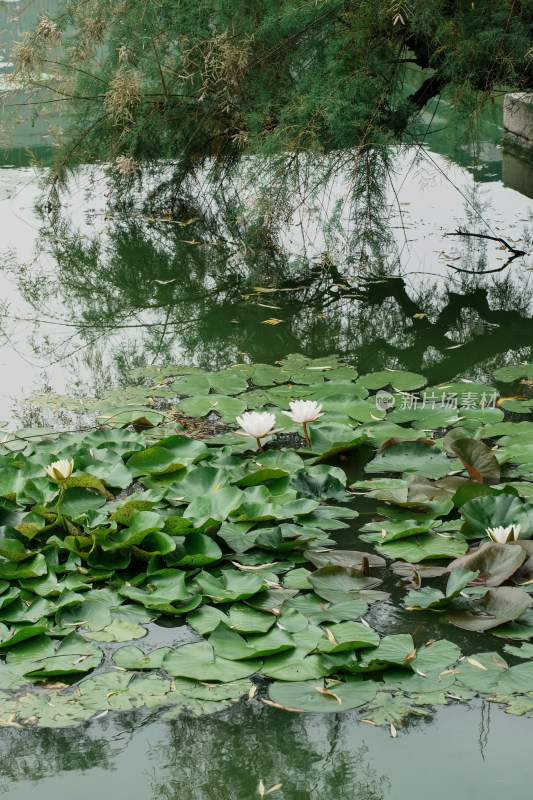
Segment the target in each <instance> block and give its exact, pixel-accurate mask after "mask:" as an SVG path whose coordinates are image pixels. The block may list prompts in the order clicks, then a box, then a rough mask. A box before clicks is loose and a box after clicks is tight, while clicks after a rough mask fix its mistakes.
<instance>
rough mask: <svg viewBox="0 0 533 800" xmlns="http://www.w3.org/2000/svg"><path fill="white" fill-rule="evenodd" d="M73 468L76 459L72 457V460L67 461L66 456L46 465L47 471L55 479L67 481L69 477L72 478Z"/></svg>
mask: <svg viewBox="0 0 533 800" xmlns="http://www.w3.org/2000/svg"><path fill="white" fill-rule="evenodd" d="M73 469H74V459H72V458H71V459H70V461H67V459H66V458H63V459H62V460H61V461H54V463H53V464H49V465H48V466H47V467H45V470H46V472H47V473H48V475H49V476H50V478H52V480H53V481H66V480H67V478H70V476H71V475H72V470H73Z"/></svg>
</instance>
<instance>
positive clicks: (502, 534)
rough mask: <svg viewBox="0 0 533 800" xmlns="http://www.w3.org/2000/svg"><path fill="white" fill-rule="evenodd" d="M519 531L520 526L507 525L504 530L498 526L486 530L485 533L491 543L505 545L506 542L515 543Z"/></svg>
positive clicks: (501, 526)
mask: <svg viewBox="0 0 533 800" xmlns="http://www.w3.org/2000/svg"><path fill="white" fill-rule="evenodd" d="M521 530H522V526H521V525H508V526H507V528H504V527H503V525H498V527H497V528H487V533H488V535H489V536H490V538H491V539H492V541H493V542H497V543H498V544H507V542H512V541H516V540H517V539H518V537H519V536H520V531H521Z"/></svg>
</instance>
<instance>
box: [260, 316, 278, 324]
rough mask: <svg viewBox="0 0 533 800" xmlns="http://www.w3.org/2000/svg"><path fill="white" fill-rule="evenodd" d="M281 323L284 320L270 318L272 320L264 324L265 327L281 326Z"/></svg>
mask: <svg viewBox="0 0 533 800" xmlns="http://www.w3.org/2000/svg"><path fill="white" fill-rule="evenodd" d="M280 322H283V320H282V319H276V318H275V317H270V319H264V320H263V322H262V324H263V325H279V323H280Z"/></svg>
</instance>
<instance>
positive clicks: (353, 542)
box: [0, 355, 533, 726]
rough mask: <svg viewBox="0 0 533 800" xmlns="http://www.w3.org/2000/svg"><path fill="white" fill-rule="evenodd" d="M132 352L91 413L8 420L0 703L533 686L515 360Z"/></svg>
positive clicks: (389, 714)
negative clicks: (83, 422) (78, 418)
mask: <svg viewBox="0 0 533 800" xmlns="http://www.w3.org/2000/svg"><path fill="white" fill-rule="evenodd" d="M132 377H133V378H134V380H135V383H134V385H132V386H131V387H126V388H123V389H120V390H116V391H114V392H113V394H112V395H111V396H108V397H107V398H105V400H104V401H93V402H92V407H93V409H94V410H95V411H96V412H97V413H98V414H99V418H98V420H97V422H96V425H95V426H93V429H91V430H84V431H79V432H77V433H63V434H57V433H54V432H53V431H50V430H38V429H34V430H27V429H26V430H20V431H17V432H15V433H14V434H9V433H6V434H5V435H4V436H3V442H2V444H1V450H0V518H1V522H0V524H1V526H2V527H1V531H0V654H2V658H3V663H0V692H1V695H0V723H2V724H10V725H22V726H26V725H31V724H36V725H43V726H62V725H71V724H75V723H77V722H80V721H83V720H87V719H90V718H91V717H93V716H99V715H101V714H102V713H106V712H108V711H110V710H121V709H131V708H139V707H148V708H155V707H161V709H162V710H163V713H164V715H165V716H167V717H168V716H173V715H175V714H177V713H181V712H182V711H183V710H188V711H189V712H190V713H193V714H203V713H210V712H214V711H218V710H220V709H222V708H225V707H227V706H228V705H230V704H231V703H232V702H234V701H236V700H237V699H239V698H241V697H245V698H247V700H245V702H265V703H268V704H270V705H274V706H276V707H278V708H283V709H289V710H292V711H318V712H322V711H326V712H334V713H335V712H339V711H344V710H348V709H359V712H360V714H361V717H362V718H363V719H365V720H366V721H370V722H373V723H376V724H391V725H393V726H394V725H398V723H401V721H402V720H403V719H404V718H405V717H406V716H408V715H409V714H412V713H415V714H428V713H430V710H431V707H432V706H433V705H435V704H443V703H447V702H450V701H458V700H468V699H470V698H472V697H474V696H475V695H476V694H482V695H487V696H488V697H489V698H490V699H493V700H495V701H496V702H499V703H502V704H505V706H506V708H507V710H508V711H511V712H512V713H519V714H523V713H529V712H531V711H533V645H532V644H530V643H529V642H528V640H529V639H532V640H533V610H532V609H531V606H532V605H533V602H532V598H531V592H533V538H532V537H533V503H532V502H531V501H530V498H531V497H532V496H533V483H532V480H533V422H528V421H527V420H526V421H520V422H517V421H515V420H516V415H517V414H518V413H520V414H524V415H527V414H529V413H530V411H531V408H533V400H531V399H530V394H529V393H530V389H529V386H530V381H531V378H533V366H532V365H517V366H513V367H509V368H505V369H503V370H499V371H497V372H496V373H495V378H496V382H497V384H498V385H501V384H502V383H504V384H505V382H514V384H515V386H514V387H513V395H512V397H510V398H506V397H505V395H503V396H502V394H501V392H500V391H499V390H498V386H489V385H484V384H477V383H471V382H468V383H464V382H459V383H456V384H442V385H439V386H433V387H426V380H425V378H424V377H423V376H422V375H417V374H414V373H408V372H402V371H400V370H386V371H383V372H378V373H371V374H368V375H362V376H358V374H357V372H356V370H355V369H353V368H352V367H350V366H347V365H345V364H343V363H341V362H340V361H339V360H338V359H337V358H335V357H331V358H324V359H315V360H311V359H307V358H305V357H304V356H299V355H295V356H289V357H288V358H287V359H285V360H284V361H282V362H281V363H280V365H279V366H270V365H261V364H258V365H249V364H246V365H237V366H235V367H232V368H231V369H228V370H223V371H221V372H219V373H205V372H202V371H201V370H198V369H195V368H190V367H189V368H185V367H181V366H170V367H165V368H162V369H159V368H155V367H149V368H146V369H145V370H137V372H136V373H135V374H134V375H133V376H132ZM520 381H522V382H521V383H520ZM383 390H386V391H387V396H388V398H389V400H388V402H387V405H386V407H384V406H383V403H382V402H380V397H379V396H377V395H376V394H375V393H376V392H378V393H381V394H382V393H383ZM222 392H224V394H222ZM452 396H455V398H456V401H455V402H453V403H451V402H450V398H451V397H452ZM462 398H464V399H462ZM466 398H467V399H466ZM488 398H493V400H491V401H490V402H488ZM40 399H41V401H42V402H44V403H46V402H47V398H44V397H41V398H40ZM141 400H142V402H140V401H141ZM113 401H118V402H119V405H118V406H113ZM48 402H49V405H50V406H51V405H53V404H54V403H56V404H57V403H58V398H57V396H55V397H54V398H53V399H52V398H48ZM60 402H61V403H63V404H65V405H69V404H72V403H74V402H75V401H73V400H69V399H60ZM86 404H87V405H89V403H88V401H87V403H86ZM509 404H511V407H510V408H509V409H508V417H509V416H511V417H512V418H511V419H510V418H508V419H505V418H504V411H505V410H506V408H507V406H508V405H509ZM287 405H290V407H291V411H290V412H287V411H285V410H284V409H285V408H286V407H287ZM237 416H239V418H240V426H241V430H240V431H239V430H238V428H237V424H236V420H235V418H236V417H237ZM202 417H203V418H204V424H203V426H202V427H201V431H202V432H201V433H195V432H194V431H195V430H197V428H195V427H194V426H193V427H191V425H190V424H189V421H190V420H193V421H197V420H198V419H199V418H202ZM259 418H261V420H262V422H263V423H264V426H263V428H261V429H259V427H257V425H258V424H259V421H260V420H259ZM267 418H268V419H267ZM309 422H311V423H312V424H310V425H309V427H307V424H308V423H309ZM267 423H268V425H267ZM304 423H305V425H306V427H305V429H302V427H301V426H302V425H303V424H304ZM210 426H211V429H212V430H211V433H209V429H210ZM217 426H218V427H217ZM278 428H283V430H282V431H281V432H280V431H279V430H276V429H278ZM206 431H207V432H206ZM302 433H303V435H301V434H302ZM243 434H245V435H243ZM255 440H257V441H255ZM259 445H260V447H259ZM343 539H345V540H346V542H347V544H345V545H343ZM363 547H364V549H362V548H363ZM360 548H361V549H360ZM378 587H379V588H378ZM391 594H392V596H393V598H394V603H393V601H392V600H391ZM398 598H399V600H398ZM400 612H401V614H400V617H399V619H400V620H401V622H400V625H398V622H394V619H395V615H396V616H398V613H400ZM436 631H437V633H435V632H436ZM465 631H469V632H471V633H469V634H465V633H464V632H465ZM465 637H466V638H465ZM143 638H147V639H148V640H149V641H155V642H156V645H158V644H163V645H164V646H154V647H148V646H146V645H143V641H142V640H143ZM454 639H455V641H454ZM458 641H459V644H460V645H461V647H460V646H459V644H458V643H457V642H458ZM523 642H525V643H523ZM517 643H519V644H521V646H517ZM465 645H466V647H465ZM495 648H497V649H495ZM502 650H504V651H505V654H506V655H505V657H504V655H503V653H502V652H501V651H502Z"/></svg>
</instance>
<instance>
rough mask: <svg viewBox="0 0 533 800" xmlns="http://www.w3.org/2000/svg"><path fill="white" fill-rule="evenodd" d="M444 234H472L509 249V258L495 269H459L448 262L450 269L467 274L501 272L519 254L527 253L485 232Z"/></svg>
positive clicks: (449, 234) (448, 234)
mask: <svg viewBox="0 0 533 800" xmlns="http://www.w3.org/2000/svg"><path fill="white" fill-rule="evenodd" d="M444 235H445V236H472V237H474V238H476V239H490V241H492V242H500V243H501V244H503V245H504V247H506V248H507V250H509V252H510V253H511V256H510V258H508V259H507V261H506V262H505V264H503V266H501V267H496V268H495V269H485V270H482V271H480V270H472V269H461V268H460V267H456V266H454V265H453V264H448V265H447V266H448V267H450V268H451V269H454V270H455V271H456V272H464V273H466V274H468V275H489V274H491V273H493V272H503V270H504V269H505V268H506V267H508V266H509V264H511V262H512V261H514V260H515V258H519V257H520V256H525V255H527V253H526V251H525V250H516V249H515V248H514V247H512V245H510V244H509V242H507V241H506V240H505V239H502V238H501V237H500V236H489V235H488V234H486V233H470V232H467V231H456V232H455V233H445V234H444Z"/></svg>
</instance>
